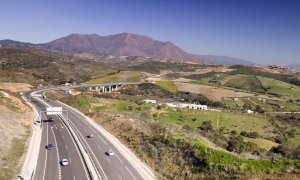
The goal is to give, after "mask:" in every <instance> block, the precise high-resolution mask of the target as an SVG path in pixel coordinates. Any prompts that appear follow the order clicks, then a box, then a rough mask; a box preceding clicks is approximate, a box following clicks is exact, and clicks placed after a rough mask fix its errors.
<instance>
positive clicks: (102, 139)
mask: <svg viewBox="0 0 300 180" xmlns="http://www.w3.org/2000/svg"><path fill="white" fill-rule="evenodd" d="M98 137H99V138H100V139H101V140H102V141H103V142H104V144H105V145H107V143H106V142H105V141H104V139H102V137H101V136H99V135H98Z"/></svg>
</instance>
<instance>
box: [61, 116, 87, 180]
mask: <svg viewBox="0 0 300 180" xmlns="http://www.w3.org/2000/svg"><path fill="white" fill-rule="evenodd" d="M59 120H60V121H62V120H61V119H60V118H59ZM63 125H64V127H65V128H66V129H68V128H67V126H66V125H65V124H64V123H63ZM67 132H68V133H69V135H70V137H72V135H71V133H70V131H67ZM71 139H72V142H73V144H74V146H75V148H76V150H77V153H78V155H79V158H80V161H81V164H82V166H83V169H84V171H85V175H86V177H87V179H89V176H88V173H87V170H86V167H85V166H84V165H83V164H84V163H83V159H82V157H81V156H80V152H79V149H78V147H77V145H76V143H75V141H74V139H73V138H71Z"/></svg>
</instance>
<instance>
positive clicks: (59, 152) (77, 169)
mask: <svg viewBox="0 0 300 180" xmlns="http://www.w3.org/2000/svg"><path fill="white" fill-rule="evenodd" d="M27 97H28V96H27ZM31 100H32V103H34V104H35V105H36V107H37V108H38V110H40V111H44V110H45V108H46V107H45V105H44V104H43V103H41V102H39V101H38V100H36V98H31ZM51 117H53V118H54V121H53V122H49V121H48V120H49V119H50V116H46V115H45V113H41V118H42V121H43V122H42V126H43V131H42V140H41V145H40V151H39V155H38V162H37V168H36V171H35V173H34V176H33V179H34V180H53V179H63V180H65V179H66V180H76V179H78V180H81V179H82V180H85V179H90V177H89V174H88V171H87V169H86V166H85V164H84V162H83V159H82V157H81V154H80V153H79V150H78V147H77V146H76V144H75V142H74V140H73V138H72V136H71V134H70V133H69V131H68V130H67V128H66V126H65V124H64V123H63V122H62V121H61V119H60V118H59V117H58V116H56V115H53V116H51ZM36 125H40V124H36ZM48 144H52V145H53V148H52V149H51V150H47V149H46V146H47V145H48ZM64 158H65V159H68V161H69V164H68V165H67V166H62V165H61V164H60V161H61V160H62V159H64Z"/></svg>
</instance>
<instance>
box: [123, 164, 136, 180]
mask: <svg viewBox="0 0 300 180" xmlns="http://www.w3.org/2000/svg"><path fill="white" fill-rule="evenodd" d="M125 168H126V170H127V171H128V172H129V174H130V175H131V176H132V177H133V179H134V180H136V179H135V177H134V176H133V174H132V173H131V172H130V170H129V169H128V168H127V166H125Z"/></svg>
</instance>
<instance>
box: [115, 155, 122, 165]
mask: <svg viewBox="0 0 300 180" xmlns="http://www.w3.org/2000/svg"><path fill="white" fill-rule="evenodd" d="M115 155H116V157H117V158H118V159H119V160H120V161H121V163H122V164H123V161H122V160H121V159H120V157H119V156H118V155H117V154H115Z"/></svg>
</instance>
